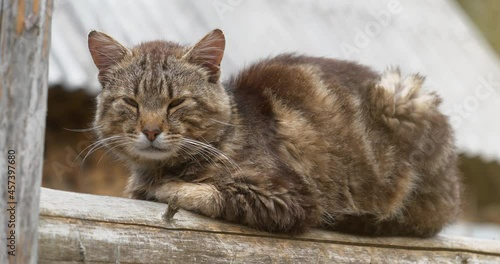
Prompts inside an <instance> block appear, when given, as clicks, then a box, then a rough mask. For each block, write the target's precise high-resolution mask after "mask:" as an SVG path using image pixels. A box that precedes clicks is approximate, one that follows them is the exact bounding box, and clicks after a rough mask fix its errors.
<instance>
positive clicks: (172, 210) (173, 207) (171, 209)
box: [162, 196, 180, 222]
mask: <svg viewBox="0 0 500 264" xmlns="http://www.w3.org/2000/svg"><path fill="white" fill-rule="evenodd" d="M179 209H180V207H179V204H178V199H177V196H174V197H172V199H170V201H169V202H168V207H167V210H165V213H164V214H163V216H162V217H163V220H165V221H167V222H170V221H172V220H173V219H174V215H175V214H176V213H177V212H178V211H179Z"/></svg>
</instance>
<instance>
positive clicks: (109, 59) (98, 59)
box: [88, 30, 131, 77]
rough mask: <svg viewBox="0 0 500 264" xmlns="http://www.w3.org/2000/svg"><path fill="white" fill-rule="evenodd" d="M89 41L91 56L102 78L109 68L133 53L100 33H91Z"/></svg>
mask: <svg viewBox="0 0 500 264" xmlns="http://www.w3.org/2000/svg"><path fill="white" fill-rule="evenodd" d="M88 41H89V50H90V54H91V55H92V59H93V60H94V63H95V66H97V69H99V76H100V77H101V76H102V74H103V73H104V72H105V71H106V70H107V69H108V68H109V67H111V66H113V65H116V64H118V63H119V62H120V61H122V60H123V58H124V57H125V56H126V55H127V54H131V51H130V50H129V49H127V48H125V47H124V46H123V45H122V44H120V43H119V42H118V41H116V40H115V39H113V38H112V37H110V36H108V35H106V34H104V33H102V32H99V31H95V30H93V31H91V32H90V33H89V40H88Z"/></svg>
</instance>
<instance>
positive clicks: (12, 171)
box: [0, 0, 52, 263]
mask: <svg viewBox="0 0 500 264" xmlns="http://www.w3.org/2000/svg"><path fill="white" fill-rule="evenodd" d="M51 3H52V2H51V0H2V1H0V170H1V172H0V211H1V213H0V242H1V245H0V263H8V262H10V263H36V261H37V249H38V244H37V227H38V206H39V196H40V183H41V178H42V164H43V142H44V132H45V115H46V111H47V78H48V60H49V46H50V22H51V11H52V10H51Z"/></svg>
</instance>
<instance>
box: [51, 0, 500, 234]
mask: <svg viewBox="0 0 500 264" xmlns="http://www.w3.org/2000/svg"><path fill="white" fill-rule="evenodd" d="M52 12H53V14H52V15H53V20H52V43H51V45H52V47H51V54H50V63H49V83H50V89H49V99H48V100H49V101H48V116H47V126H46V134H45V154H44V159H45V160H44V172H43V186H44V187H48V188H54V189H61V190H67V191H75V192H83V193H92V194H100V195H111V196H122V192H123V189H124V186H125V184H126V179H127V174H128V172H127V171H126V170H125V169H124V167H123V165H122V164H119V163H118V162H116V161H114V160H113V158H112V157H111V155H110V153H107V152H106V150H102V149H95V148H93V147H92V146H91V144H92V142H94V137H93V134H92V132H91V131H88V130H85V129H86V128H88V127H90V126H91V125H90V123H91V121H92V118H93V114H94V110H95V101H94V98H95V96H96V95H97V94H98V93H99V91H100V88H99V85H98V83H97V79H96V76H97V70H96V68H95V66H94V64H93V62H92V59H91V57H90V54H89V52H88V49H87V34H88V32H89V31H90V30H94V29H95V30H99V31H103V32H106V33H108V34H109V35H111V36H113V37H114V38H116V39H117V40H119V41H121V42H122V43H123V44H125V45H128V46H132V45H135V44H137V43H139V42H141V41H148V40H155V39H167V40H171V41H176V42H180V43H184V44H189V43H193V42H195V41H197V40H198V39H199V38H201V37H202V36H204V34H206V33H207V32H209V31H210V30H212V29H214V28H221V29H222V30H223V31H224V32H225V35H226V38H227V48H226V52H225V57H224V59H223V63H222V69H223V78H227V77H228V76H230V75H231V74H232V73H235V72H236V71H238V70H239V69H241V68H242V67H244V66H245V65H248V64H249V63H251V62H252V61H255V60H257V59H258V58H262V57H266V56H271V55H276V54H279V53H282V52H289V51H296V52H299V53H304V54H309V55H315V56H327V57H332V58H338V59H346V60H355V61H359V62H360V63H362V64H367V65H370V66H372V67H373V68H374V69H376V70H378V71H382V70H384V69H385V68H386V67H387V66H389V65H400V66H401V68H402V69H403V71H404V72H406V73H409V72H420V73H421V74H423V75H425V76H427V81H426V89H432V90H436V91H438V93H439V94H441V96H442V97H443V98H444V103H443V105H442V110H443V111H444V112H445V113H446V114H448V115H449V116H450V121H451V123H452V125H453V127H454V128H455V131H456V137H457V144H458V148H459V151H460V159H461V165H460V168H461V170H462V172H463V174H464V182H465V183H466V200H465V203H464V213H463V215H462V219H461V221H460V222H459V224H457V225H454V226H452V227H450V228H448V229H447V230H446V231H445V233H448V234H460V235H467V236H475V237H481V238H488V239H500V227H499V226H500V191H499V190H500V164H499V162H500V122H499V121H500V119H499V117H498V115H500V62H499V59H498V58H499V57H498V54H499V52H500V1H497V0H458V1H457V0H426V1H411V0H371V1H366V0H365V1H350V0H343V1H340V0H318V1H307V0H288V1H276V0H275V1H265V0H252V1H250V0H209V1H195V0H189V1H186V0H176V1H160V0H148V1H131V0H121V1H111V0H87V1H68V0H54V6H53V10H52Z"/></svg>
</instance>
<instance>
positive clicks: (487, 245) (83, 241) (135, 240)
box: [38, 188, 500, 264]
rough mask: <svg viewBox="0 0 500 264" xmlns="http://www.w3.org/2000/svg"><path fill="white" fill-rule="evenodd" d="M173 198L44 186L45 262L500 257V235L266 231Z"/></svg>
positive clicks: (498, 260)
mask: <svg viewBox="0 0 500 264" xmlns="http://www.w3.org/2000/svg"><path fill="white" fill-rule="evenodd" d="M166 208H167V205H166V204H162V203H154V202H147V201H139V200H130V199H125V198H117V197H105V196H97V195H90V194H81V193H71V192H63V191H56V190H50V189H46V188H42V192H41V198H40V247H39V252H38V258H39V259H38V260H39V263H211V264H212V263H500V242H498V241H492V240H490V241H488V240H477V239H471V238H461V237H444V236H436V237H433V238H429V239H419V238H403V237H378V238H369V237H359V236H351V235H345V234H339V233H335V232H329V231H324V230H318V229H314V230H311V231H309V232H307V233H305V234H303V235H300V236H284V235H278V234H271V233H266V232H259V231H256V230H253V229H251V228H248V227H244V226H241V225H235V224H231V223H228V222H224V221H218V220H214V219H211V218H208V217H204V216H201V215H197V214H194V213H190V212H187V211H184V210H180V211H179V212H178V213H177V214H176V215H175V216H174V218H173V220H170V221H168V222H166V221H165V220H164V219H163V213H164V212H165V209H166Z"/></svg>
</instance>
